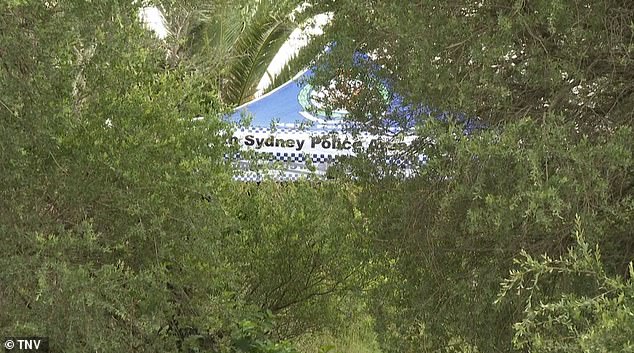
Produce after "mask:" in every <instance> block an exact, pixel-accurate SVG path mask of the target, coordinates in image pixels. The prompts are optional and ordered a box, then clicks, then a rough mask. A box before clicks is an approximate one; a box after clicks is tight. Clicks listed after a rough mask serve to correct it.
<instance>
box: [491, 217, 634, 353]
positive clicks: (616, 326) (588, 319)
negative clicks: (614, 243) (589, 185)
mask: <svg viewBox="0 0 634 353" xmlns="http://www.w3.org/2000/svg"><path fill="white" fill-rule="evenodd" d="M575 239H576V244H575V245H574V247H571V248H569V249H568V253H567V254H566V256H565V257H559V258H558V259H553V258H551V257H549V256H547V255H542V256H541V257H540V258H534V257H532V256H531V255H529V254H527V253H526V252H522V258H520V259H516V260H515V264H516V266H517V267H518V268H517V269H514V270H512V271H511V273H510V276H509V277H508V278H507V279H506V280H505V281H504V282H503V283H502V290H501V292H500V298H499V299H498V300H502V299H506V298H508V297H510V296H512V295H515V296H519V297H520V298H522V299H523V300H524V302H525V310H524V314H523V318H522V320H521V321H519V322H518V323H516V324H515V325H514V330H515V336H514V339H513V343H514V344H515V346H516V347H517V348H518V349H529V350H530V351H531V352H632V351H634V343H633V342H632V337H634V320H632V317H633V316H634V286H633V285H632V281H631V278H632V276H633V275H634V267H632V263H631V262H630V264H629V268H628V270H629V271H628V277H629V278H630V279H629V280H625V279H623V277H620V276H610V275H608V274H607V273H606V271H605V269H604V267H603V263H602V260H601V255H600V253H599V248H598V246H597V247H596V248H595V249H594V250H593V249H592V247H591V246H590V245H589V244H588V242H587V241H586V240H585V236H584V235H583V230H582V226H581V222H580V219H579V218H578V219H577V224H576V230H575ZM553 281H558V282H560V281H574V282H585V283H584V284H583V285H582V286H583V287H586V290H583V291H580V290H579V289H578V288H579V287H582V286H579V285H577V286H576V290H573V291H561V292H557V293H556V294H548V292H546V293H545V292H544V290H543V288H542V287H548V286H549V284H550V283H552V282H553ZM513 292H515V293H516V294H514V293H513Z"/></svg>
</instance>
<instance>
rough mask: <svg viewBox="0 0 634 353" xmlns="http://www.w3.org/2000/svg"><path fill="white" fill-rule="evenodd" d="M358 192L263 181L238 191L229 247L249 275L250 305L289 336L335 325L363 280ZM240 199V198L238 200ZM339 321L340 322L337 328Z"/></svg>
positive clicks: (336, 185)
mask: <svg viewBox="0 0 634 353" xmlns="http://www.w3.org/2000/svg"><path fill="white" fill-rule="evenodd" d="M356 193H357V190H356V188H354V187H353V186H351V185H347V184H339V183H333V184H321V185H319V184H314V183H310V182H308V181H306V182H297V183H292V184H291V183H289V184H277V183H273V182H264V183H261V184H259V185H249V184H247V185H240V186H239V187H238V188H237V190H236V191H234V193H233V197H232V200H233V201H232V202H234V203H235V206H233V207H235V209H236V211H235V212H236V214H237V216H238V223H236V224H235V226H234V227H235V228H234V230H233V234H232V235H231V236H229V237H227V241H228V242H227V244H226V245H225V247H226V248H227V249H230V251H231V252H233V253H235V254H248V256H247V257H236V258H235V262H233V265H234V266H235V267H236V268H237V269H238V270H239V272H240V273H242V274H243V276H245V281H244V287H243V289H242V291H241V292H242V293H243V294H244V297H245V300H246V301H248V302H250V303H254V304H256V305H257V306H259V307H261V308H262V309H265V310H270V311H271V312H273V313H274V314H276V315H277V316H278V325H277V327H276V332H278V333H279V334H280V335H282V336H285V337H293V336H298V335H300V334H302V333H306V332H311V331H318V330H323V329H325V328H333V329H334V328H336V327H338V325H340V326H341V325H343V324H344V323H345V321H344V322H341V321H340V319H338V317H339V316H340V315H344V314H345V313H346V312H349V310H346V309H345V308H344V307H341V300H342V298H345V297H346V296H347V295H348V293H352V292H354V291H358V290H359V289H361V288H362V286H363V285H364V283H365V281H366V277H367V275H366V274H365V273H364V264H365V262H366V261H367V259H366V258H365V252H364V249H365V246H364V244H363V243H364V241H363V238H362V233H361V232H360V230H359V224H358V222H359V220H360V219H359V211H358V209H357V206H356ZM235 196H237V197H235ZM337 322H339V324H337Z"/></svg>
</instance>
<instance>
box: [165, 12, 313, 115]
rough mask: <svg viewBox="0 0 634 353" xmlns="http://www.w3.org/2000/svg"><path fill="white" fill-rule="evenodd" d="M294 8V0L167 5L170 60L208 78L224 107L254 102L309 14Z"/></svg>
mask: <svg viewBox="0 0 634 353" xmlns="http://www.w3.org/2000/svg"><path fill="white" fill-rule="evenodd" d="M299 5H300V2H299V1H296V0H290V1H270V0H263V1H240V2H236V1H220V2H214V3H212V4H207V3H198V2H194V3H192V4H180V3H179V4H173V5H170V4H166V15H167V20H168V22H169V27H170V28H171V32H172V34H173V35H172V36H171V37H169V38H168V39H167V40H168V43H169V44H168V46H169V47H170V60H171V61H172V63H173V64H174V65H176V64H178V65H184V66H187V67H189V68H190V69H191V70H196V71H203V72H206V73H207V74H208V75H210V76H213V77H214V78H215V81H216V86H215V87H216V89H217V90H219V91H220V93H221V97H222V99H223V101H224V102H225V103H227V104H232V105H240V104H243V103H245V102H247V101H249V100H250V99H252V98H253V94H255V92H256V88H257V85H258V83H259V82H260V79H261V78H262V77H263V76H264V75H265V74H266V70H267V68H268V66H269V64H270V63H271V62H272V60H273V57H274V56H275V55H276V54H277V52H278V51H279V50H280V48H281V46H282V44H284V42H285V41H286V40H287V39H288V38H289V36H290V34H291V32H292V31H293V30H294V29H296V28H298V27H300V24H301V23H302V22H303V21H304V20H305V19H306V18H308V17H309V16H310V14H311V13H312V12H310V11H303V12H298V11H296V8H297V7H298V6H299ZM295 67H296V66H295ZM295 73H297V72H295Z"/></svg>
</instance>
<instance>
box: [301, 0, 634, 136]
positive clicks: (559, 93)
mask: <svg viewBox="0 0 634 353" xmlns="http://www.w3.org/2000/svg"><path fill="white" fill-rule="evenodd" d="M313 3H314V5H315V6H316V7H317V8H320V9H322V11H332V12H333V13H334V14H335V17H334V19H333V21H332V24H331V26H330V31H329V33H330V36H329V38H330V40H331V41H332V42H334V43H336V45H335V46H334V47H333V50H332V51H331V52H330V55H328V56H325V58H326V57H327V58H328V59H327V60H325V61H326V62H327V64H325V65H320V67H321V68H322V70H325V71H327V72H328V73H330V74H332V73H333V72H335V71H337V70H346V69H353V68H351V65H352V63H351V60H350V57H351V55H352V52H353V51H358V50H360V51H363V52H365V53H368V54H372V55H373V60H374V63H375V64H376V66H374V69H377V68H379V70H378V71H379V74H380V75H381V77H385V78H386V79H388V80H389V81H390V82H391V83H392V84H393V86H394V89H395V90H396V92H398V93H399V94H401V95H402V96H403V97H404V99H405V101H406V102H408V103H412V104H414V105H418V104H426V105H428V106H429V107H431V108H432V109H434V110H435V111H436V112H455V113H464V114H466V115H467V116H468V117H478V118H479V119H482V120H484V121H486V122H488V123H492V124H494V123H498V122H510V121H516V120H518V119H522V118H524V117H527V116H530V117H533V118H534V119H541V117H542V116H543V115H544V113H552V114H556V115H558V114H560V115H563V116H565V117H566V119H567V120H568V121H574V122H576V123H578V125H579V126H580V127H581V128H584V129H587V130H588V131H596V130H604V129H606V127H608V126H612V124H616V125H618V124H621V123H622V124H631V123H632V118H633V116H632V111H634V110H633V109H632V108H633V104H634V99H633V96H632V94H633V92H634V91H633V90H632V82H633V80H632V76H631V75H632V72H634V70H632V65H634V61H633V60H634V59H633V58H634V56H632V53H633V51H634V46H632V39H633V36H634V31H632V23H633V19H634V5H632V2H630V1H621V0H610V1H604V0H593V1H577V0H556V1H540V0H536V1H511V2H509V1H507V0H494V1H473V0H455V1H445V2H442V3H439V2H437V1H429V0H420V1H408V2H403V1H401V2H398V1H389V0H372V1H363V2H359V1H355V0H344V1H341V0H336V1H335V0H332V1H313ZM327 76H328V75H325V78H326V79H328V77H327ZM331 77H332V75H331ZM331 77H330V78H331ZM363 109H367V107H365V106H364V104H363V102H362V103H361V104H360V105H359V106H357V107H356V110H359V111H362V110H363ZM357 118H363V115H359V116H357Z"/></svg>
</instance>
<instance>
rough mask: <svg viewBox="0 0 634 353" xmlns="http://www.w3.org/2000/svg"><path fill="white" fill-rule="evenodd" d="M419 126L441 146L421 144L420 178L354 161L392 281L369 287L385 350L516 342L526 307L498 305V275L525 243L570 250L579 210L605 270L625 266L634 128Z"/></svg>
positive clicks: (527, 123) (502, 347) (561, 287)
mask: <svg viewBox="0 0 634 353" xmlns="http://www.w3.org/2000/svg"><path fill="white" fill-rule="evenodd" d="M420 134H421V135H422V136H433V138H432V140H433V141H434V143H433V144H431V145H430V144H423V143H424V141H421V142H420V144H418V143H416V144H415V145H414V146H415V147H416V148H418V149H419V150H420V151H423V152H424V153H425V154H426V155H427V156H429V161H428V163H427V164H426V165H425V166H424V167H421V168H420V169H419V170H418V171H417V174H418V175H417V176H416V177H414V178H410V179H408V180H404V181H400V180H399V179H396V178H389V177H388V178H377V177H376V175H381V172H382V171H383V170H384V169H382V168H383V167H382V165H381V164H380V163H381V162H378V161H374V164H373V165H369V164H367V163H363V161H360V162H361V163H358V164H356V165H355V164H354V163H353V164H352V165H351V168H352V169H351V170H352V171H353V173H356V170H358V169H356V168H363V170H362V171H361V173H365V174H361V173H359V174H355V175H367V177H363V178H358V180H359V182H362V185H363V192H362V193H361V194H360V199H359V200H360V201H359V205H362V206H360V208H361V212H362V215H363V217H364V218H365V220H366V222H367V224H368V225H367V228H366V232H367V233H366V234H367V235H366V237H367V239H368V240H369V241H372V248H373V253H372V259H373V260H372V261H373V263H374V264H375V265H374V271H377V272H375V273H376V276H377V278H381V277H383V278H384V279H383V280H382V281H380V280H377V281H376V282H375V284H374V286H373V298H374V300H373V304H374V305H373V308H374V310H373V313H374V315H375V317H376V326H377V332H378V333H379V339H380V340H381V341H382V348H383V349H384V350H385V351H399V352H400V351H419V350H421V351H426V350H428V351H434V350H440V351H444V350H449V349H453V348H452V347H454V348H455V347H456V346H462V347H463V348H464V349H467V348H466V347H472V348H473V349H477V350H479V351H496V350H497V351H512V346H511V344H510V343H511V338H512V334H513V333H512V330H511V328H512V324H513V323H514V322H516V321H518V320H519V319H520V313H521V310H522V307H521V306H519V305H518V303H517V302H515V301H509V302H504V303H500V304H498V305H494V304H493V302H494V301H495V299H496V297H497V292H498V286H499V279H500V278H501V277H502V276H504V275H505V273H506V272H507V271H508V269H509V268H510V267H511V266H512V263H513V261H512V259H513V258H514V257H515V256H516V255H517V254H518V253H519V252H520V251H521V250H522V249H524V250H525V251H526V252H527V253H528V254H532V255H534V254H544V253H547V254H549V256H559V255H562V254H563V253H564V252H565V249H566V248H567V247H568V246H569V245H571V244H572V243H573V241H574V239H572V238H571V237H570V234H571V232H572V230H573V228H574V223H573V222H570V221H569V220H570V219H574V217H575V215H576V214H579V215H580V216H581V217H582V218H583V219H586V220H587V229H588V230H589V231H592V238H591V239H589V240H590V241H592V243H594V244H597V243H598V244H601V246H602V247H603V248H605V249H606V250H605V251H606V252H607V253H608V254H609V256H607V257H606V258H605V263H604V265H605V267H606V270H607V272H608V273H610V274H612V275H614V274H619V273H624V271H625V269H626V268H627V263H629V261H631V257H630V256H631V249H632V242H631V239H632V238H631V230H632V229H634V224H632V221H633V219H632V218H631V215H632V212H631V210H632V207H633V202H634V198H633V195H632V189H631V186H632V185H633V184H632V182H633V180H632V173H631V171H632V168H633V167H634V164H633V162H634V159H633V158H632V156H633V155H634V152H633V151H634V145H632V141H634V139H633V136H632V130H631V128H620V129H617V130H615V131H614V132H613V133H612V134H611V135H609V136H601V137H589V136H586V135H583V134H582V133H580V132H578V131H577V129H576V128H575V126H574V125H573V124H566V123H563V122H562V121H561V120H560V119H557V118H551V119H548V120H546V121H545V123H544V124H541V123H538V122H535V121H533V120H530V119H525V120H522V121H520V122H517V123H513V124H507V125H505V126H504V127H503V128H499V129H489V130H484V131H479V132H475V133H472V134H470V135H469V136H461V129H460V127H458V126H452V125H447V124H445V123H442V122H433V121H430V122H429V123H428V125H427V126H425V127H423V128H421V130H420ZM357 162H359V161H357ZM584 288H585V287H584V286H583V285H580V284H579V283H568V282H560V283H552V286H550V287H548V289H549V290H550V291H551V292H553V293H558V292H560V291H572V292H574V291H577V290H579V291H581V290H584ZM465 317H468V318H469V319H468V320H465ZM491 332H495V334H494V335H492V334H491ZM421 347H422V348H421Z"/></svg>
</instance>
